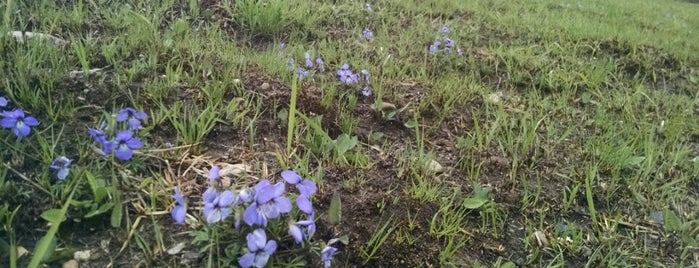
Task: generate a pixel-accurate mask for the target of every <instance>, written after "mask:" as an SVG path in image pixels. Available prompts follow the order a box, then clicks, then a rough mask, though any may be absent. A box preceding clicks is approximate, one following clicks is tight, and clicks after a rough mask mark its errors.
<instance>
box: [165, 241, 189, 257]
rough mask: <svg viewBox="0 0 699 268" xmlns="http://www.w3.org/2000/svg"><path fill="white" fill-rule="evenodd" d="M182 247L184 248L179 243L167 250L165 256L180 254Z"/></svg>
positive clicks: (182, 243) (181, 243)
mask: <svg viewBox="0 0 699 268" xmlns="http://www.w3.org/2000/svg"><path fill="white" fill-rule="evenodd" d="M184 246H185V243H184V242H179V243H177V245H175V246H174V247H172V248H170V249H168V250H167V254H170V255H176V254H178V253H180V252H181V251H182V249H184Z"/></svg>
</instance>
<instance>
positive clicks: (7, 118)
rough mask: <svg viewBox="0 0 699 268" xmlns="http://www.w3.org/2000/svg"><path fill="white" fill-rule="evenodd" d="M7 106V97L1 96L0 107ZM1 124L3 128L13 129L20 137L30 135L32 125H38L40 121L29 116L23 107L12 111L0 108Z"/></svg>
mask: <svg viewBox="0 0 699 268" xmlns="http://www.w3.org/2000/svg"><path fill="white" fill-rule="evenodd" d="M6 106H7V99H5V98H4V97H0V109H4V108H5V107H6ZM0 117H2V121H0V125H2V127H3V128H7V129H12V133H14V134H15V136H17V137H19V138H23V137H26V136H29V134H30V133H31V132H32V127H35V126H38V125H39V121H37V120H36V118H34V117H31V116H27V115H25V114H24V110H22V109H14V110H12V111H4V110H0Z"/></svg>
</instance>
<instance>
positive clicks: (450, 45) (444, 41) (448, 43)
mask: <svg viewBox="0 0 699 268" xmlns="http://www.w3.org/2000/svg"><path fill="white" fill-rule="evenodd" d="M439 32H440V33H442V34H448V33H450V32H451V31H450V30H449V27H447V26H443V27H442V29H440V31H439ZM442 45H444V46H442ZM454 49H456V54H457V55H458V56H459V57H461V56H463V55H464V51H463V50H461V48H458V47H456V42H454V40H452V39H451V38H449V37H446V36H445V37H444V38H440V39H437V40H435V41H434V43H432V44H431V45H430V46H429V51H430V53H432V54H434V53H437V52H439V51H440V50H441V51H443V52H444V54H451V53H452V52H453V50H454Z"/></svg>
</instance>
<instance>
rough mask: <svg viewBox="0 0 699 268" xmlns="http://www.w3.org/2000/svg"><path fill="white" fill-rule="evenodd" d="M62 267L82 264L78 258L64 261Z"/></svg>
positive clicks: (68, 267)
mask: <svg viewBox="0 0 699 268" xmlns="http://www.w3.org/2000/svg"><path fill="white" fill-rule="evenodd" d="M61 267H63V268H78V267H80V266H79V265H78V262H77V261H76V260H69V261H67V262H64V263H63V266H61Z"/></svg>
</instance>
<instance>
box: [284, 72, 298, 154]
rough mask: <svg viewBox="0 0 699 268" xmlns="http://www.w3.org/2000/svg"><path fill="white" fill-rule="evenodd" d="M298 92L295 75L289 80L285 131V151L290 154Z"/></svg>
mask: <svg viewBox="0 0 699 268" xmlns="http://www.w3.org/2000/svg"><path fill="white" fill-rule="evenodd" d="M297 92H298V82H297V81H296V77H294V79H292V82H291V102H290V103H289V125H288V126H287V132H286V153H287V154H289V156H290V155H291V140H292V138H293V136H294V128H295V127H296V95H297Z"/></svg>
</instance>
